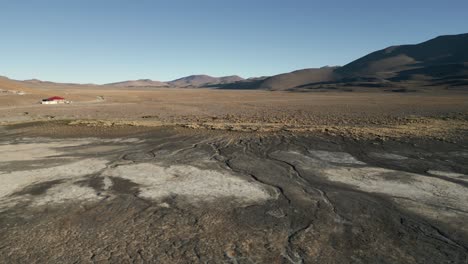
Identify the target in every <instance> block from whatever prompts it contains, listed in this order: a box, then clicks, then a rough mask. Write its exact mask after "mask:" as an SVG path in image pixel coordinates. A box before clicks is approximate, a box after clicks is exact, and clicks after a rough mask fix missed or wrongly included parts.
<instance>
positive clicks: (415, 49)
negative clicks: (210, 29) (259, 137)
mask: <svg viewBox="0 0 468 264" xmlns="http://www.w3.org/2000/svg"><path fill="white" fill-rule="evenodd" d="M2 80H3V83H5V82H6V81H5V80H8V84H9V86H11V85H13V84H14V85H21V84H25V85H26V86H31V87H33V86H34V87H37V86H47V85H50V86H54V87H55V86H57V85H62V86H63V85H78V84H59V83H53V82H45V81H40V80H37V79H32V80H27V81H13V80H9V79H7V78H1V79H0V89H2V87H1V85H3V86H6V84H3V83H2ZM107 85H108V86H116V87H210V88H219V89H263V90H292V91H294V90H314V89H317V90H322V89H327V90H329V89H334V90H353V89H358V88H363V87H365V88H383V89H388V90H392V91H393V90H398V91H400V90H402V89H401V88H403V90H404V89H406V88H411V89H413V90H414V89H421V88H427V87H429V88H431V87H436V88H443V89H467V90H468V34H459V35H448V36H440V37H436V38H434V39H431V40H428V41H426V42H423V43H420V44H413V45H400V46H391V47H388V48H385V49H382V50H378V51H375V52H372V53H370V54H368V55H365V56H364V57H361V58H359V59H357V60H355V61H353V62H350V63H348V64H346V65H344V66H342V67H322V68H312V69H302V70H297V71H293V72H290V73H283V74H278V75H275V76H270V77H258V78H249V79H243V78H241V77H239V76H237V75H233V76H225V77H212V76H209V75H191V76H187V77H183V78H179V79H176V80H173V81H169V82H160V81H153V80H149V79H141V80H132V81H123V82H117V83H110V84H107ZM394 88H395V89H394ZM18 89H19V88H18Z"/></svg>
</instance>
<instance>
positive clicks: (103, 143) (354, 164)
mask: <svg viewBox="0 0 468 264" xmlns="http://www.w3.org/2000/svg"><path fill="white" fill-rule="evenodd" d="M436 121H437V122H448V123H442V126H441V125H440V124H439V125H437V126H436V127H437V128H438V129H441V130H442V131H445V132H447V133H445V132H444V135H445V136H446V138H445V139H438V138H437V137H432V136H427V135H426V136H424V134H417V135H415V134H405V133H403V132H402V133H395V131H405V129H402V128H401V127H396V128H395V127H394V128H393V129H395V130H394V131H393V132H389V133H388V134H391V135H398V137H397V136H395V137H390V136H387V137H384V139H381V140H377V139H376V138H373V137H371V136H369V135H375V134H372V133H374V132H375V131H376V130H375V129H372V127H367V126H363V127H362V129H363V131H364V132H362V133H363V134H362V135H368V136H359V137H347V136H345V135H344V134H340V133H334V132H333V131H332V132H333V133H331V132H330V131H325V130H323V131H322V130H320V131H315V132H311V131H302V132H301V131H287V130H286V131H285V130H279V131H275V132H272V131H269V132H260V131H257V132H255V133H253V132H239V131H232V130H231V131H229V130H228V131H227V130H207V129H190V128H183V127H180V126H134V125H129V124H121V125H111V126H103V125H102V124H100V125H99V124H98V125H96V124H94V125H90V124H89V123H87V124H83V123H78V124H76V123H75V124H70V123H69V122H68V121H66V122H63V121H60V122H38V123H27V124H17V125H9V126H3V127H1V130H0V134H1V135H0V136H1V137H0V138H1V141H0V153H1V155H0V177H1V178H2V185H1V186H0V223H1V224H0V237H1V238H2V239H1V240H0V260H1V262H4V263H468V225H467V224H466V219H468V165H467V163H466V160H467V159H468V141H466V139H467V138H468V137H467V136H466V135H467V133H466V130H465V127H464V125H463V124H465V123H464V121H463V120H460V119H457V118H451V119H447V120H444V119H442V118H439V119H437V120H436ZM458 122H460V123H458ZM449 123H450V124H454V123H455V124H462V125H460V126H455V127H452V128H449V129H448V128H444V129H442V128H441V127H446V126H447V124H449ZM408 124H410V123H408ZM408 124H407V125H408ZM416 124H424V122H416ZM431 124H433V123H431ZM426 126H427V127H429V125H427V122H426ZM434 126H435V125H434ZM354 128H356V127H354ZM383 128H384V127H383V126H382V127H380V129H383ZM356 129H357V128H356ZM366 129H367V130H366ZM388 129H390V128H388ZM406 130H408V129H406ZM415 130H424V129H421V127H419V129H415ZM426 130H428V128H426ZM429 130H430V129H429ZM339 131H344V130H339ZM430 131H433V130H430ZM371 132H372V133H371ZM375 133H377V132H375ZM379 133H380V132H379ZM377 134H378V133H377ZM426 134H429V133H428V132H427V133H426Z"/></svg>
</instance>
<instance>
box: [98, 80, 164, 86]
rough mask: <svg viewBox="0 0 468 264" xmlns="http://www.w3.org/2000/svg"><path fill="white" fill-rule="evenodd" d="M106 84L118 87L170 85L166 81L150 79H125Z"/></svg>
mask: <svg viewBox="0 0 468 264" xmlns="http://www.w3.org/2000/svg"><path fill="white" fill-rule="evenodd" d="M106 85H108V86H117V87H168V86H169V84H167V83H165V82H160V81H153V80H150V79H140V80H132V81H123V82H116V83H109V84H106Z"/></svg>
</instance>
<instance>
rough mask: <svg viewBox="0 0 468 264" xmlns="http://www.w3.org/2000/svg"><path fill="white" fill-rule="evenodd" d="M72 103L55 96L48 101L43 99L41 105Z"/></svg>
mask: <svg viewBox="0 0 468 264" xmlns="http://www.w3.org/2000/svg"><path fill="white" fill-rule="evenodd" d="M69 103H70V101H67V100H65V98H63V97H60V96H53V97H49V98H47V99H42V101H41V104H69Z"/></svg>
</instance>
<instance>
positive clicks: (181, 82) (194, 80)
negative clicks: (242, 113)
mask: <svg viewBox="0 0 468 264" xmlns="http://www.w3.org/2000/svg"><path fill="white" fill-rule="evenodd" d="M242 80H244V79H243V78H241V77H239V76H237V75H233V76H224V77H212V76H209V75H190V76H187V77H183V78H180V79H176V80H173V81H170V82H168V84H170V85H171V86H175V87H200V86H206V85H212V84H225V83H233V82H238V81H242Z"/></svg>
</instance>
